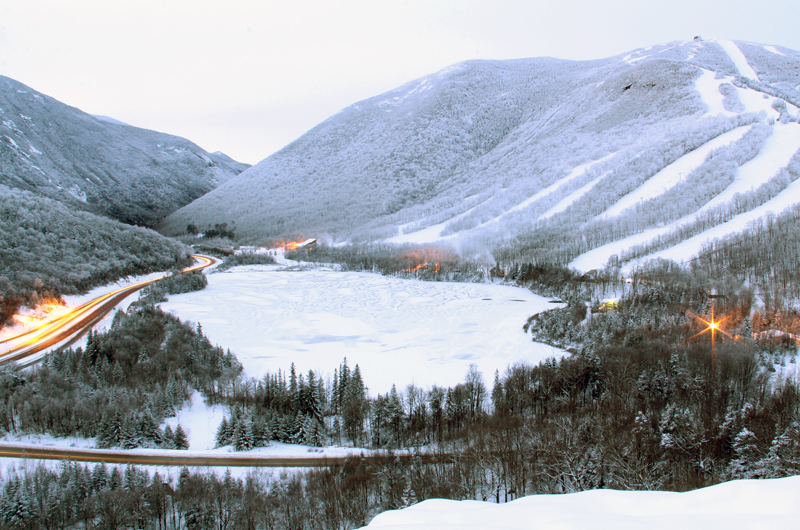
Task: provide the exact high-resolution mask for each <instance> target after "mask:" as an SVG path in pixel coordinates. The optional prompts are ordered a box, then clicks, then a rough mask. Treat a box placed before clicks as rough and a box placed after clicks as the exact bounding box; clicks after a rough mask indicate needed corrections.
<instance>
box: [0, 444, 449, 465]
mask: <svg viewBox="0 0 800 530" xmlns="http://www.w3.org/2000/svg"><path fill="white" fill-rule="evenodd" d="M176 452H177V451H169V452H167V451H164V454H163V455H160V454H156V453H155V451H153V452H150V453H145V454H142V453H139V452H135V451H124V450H109V449H56V448H35V447H31V446H30V445H13V444H0V458H28V459H35V460H72V461H74V462H105V463H106V464H132V465H140V466H200V467H208V466H211V467H335V466H341V465H344V463H345V461H346V460H347V458H348V457H346V456H307V457H305V456H301V457H274V456H258V455H247V454H246V453H245V454H242V453H239V454H236V455H219V456H215V455H214V456H212V455H192V454H185V455H180V454H175V453H176ZM352 457H355V458H363V459H365V460H367V461H371V460H382V459H386V458H387V455H386V454H384V453H372V454H366V455H363V454H362V455H358V454H354V455H352ZM392 458H397V459H400V460H410V459H411V458H414V457H413V456H412V455H411V454H408V453H400V454H395V455H393V457H392ZM419 458H420V459H421V461H422V462H423V463H426V464H428V463H432V462H443V461H450V460H452V458H453V457H452V455H450V454H444V453H436V454H434V453H423V454H421V455H420V456H419Z"/></svg>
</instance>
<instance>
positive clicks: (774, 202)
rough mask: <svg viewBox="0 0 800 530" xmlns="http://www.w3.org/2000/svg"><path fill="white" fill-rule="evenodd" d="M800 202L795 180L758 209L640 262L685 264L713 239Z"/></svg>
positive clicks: (798, 185)
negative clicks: (665, 260)
mask: <svg viewBox="0 0 800 530" xmlns="http://www.w3.org/2000/svg"><path fill="white" fill-rule="evenodd" d="M798 202H800V180H795V181H794V182H792V183H791V184H789V185H788V186H787V187H786V189H785V190H783V191H782V192H780V193H779V194H778V195H776V196H775V197H773V198H772V199H770V200H769V201H767V202H765V203H764V204H762V205H761V206H759V207H757V208H753V209H752V210H750V211H749V212H745V213H743V214H740V215H737V216H736V217H734V218H733V219H731V220H729V221H727V222H725V223H722V224H720V225H717V226H715V227H713V228H709V229H708V230H706V231H705V232H702V233H700V234H697V235H696V236H694V237H690V238H689V239H687V240H685V241H681V242H680V243H678V244H677V245H675V246H674V247H670V248H667V249H664V250H661V251H658V252H654V253H653V254H650V255H648V256H645V257H643V258H642V259H641V260H638V261H639V262H642V263H643V262H646V261H649V260H652V259H658V258H664V259H671V260H674V261H677V262H684V261H687V260H689V259H690V258H692V257H693V256H696V255H697V254H699V253H700V250H701V248H702V247H703V245H704V244H705V243H707V242H709V241H711V240H713V239H719V238H722V237H725V236H728V235H731V234H735V233H738V232H742V231H744V230H746V229H747V227H748V225H749V224H750V223H752V222H753V221H755V220H757V219H759V218H761V217H763V216H765V215H767V214H769V213H774V214H779V213H781V212H783V211H784V210H786V209H788V208H791V207H792V206H794V205H795V204H797V203H798ZM634 266H635V264H634V263H630V264H628V265H626V266H625V267H623V271H630V270H631V269H632V268H633V267H634Z"/></svg>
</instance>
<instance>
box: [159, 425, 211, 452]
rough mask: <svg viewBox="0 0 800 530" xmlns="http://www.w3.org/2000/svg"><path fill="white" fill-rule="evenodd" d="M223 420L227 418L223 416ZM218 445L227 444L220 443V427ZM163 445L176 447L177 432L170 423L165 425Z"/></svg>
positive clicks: (165, 447) (166, 447) (170, 447)
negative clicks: (174, 431) (173, 430)
mask: <svg viewBox="0 0 800 530" xmlns="http://www.w3.org/2000/svg"><path fill="white" fill-rule="evenodd" d="M222 421H225V418H223V419H222ZM220 427H222V425H220ZM217 445H225V444H220V441H219V429H218V430H217ZM161 447H162V448H163V449H175V448H176V447H175V433H173V432H172V427H170V426H169V425H167V426H166V427H164V436H163V439H162V441H161Z"/></svg>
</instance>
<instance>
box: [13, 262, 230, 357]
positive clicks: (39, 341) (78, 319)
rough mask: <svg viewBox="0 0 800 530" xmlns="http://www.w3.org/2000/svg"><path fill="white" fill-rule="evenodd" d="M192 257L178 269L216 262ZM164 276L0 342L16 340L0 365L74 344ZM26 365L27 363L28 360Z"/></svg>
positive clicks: (121, 289)
mask: <svg viewBox="0 0 800 530" xmlns="http://www.w3.org/2000/svg"><path fill="white" fill-rule="evenodd" d="M192 258H194V259H195V260H196V261H199V263H197V264H195V265H193V266H191V267H189V268H187V269H184V270H182V271H181V272H192V271H197V270H202V269H204V268H206V267H209V266H211V265H214V264H215V263H217V260H216V259H215V258H212V257H209V256H200V255H193V256H192ZM167 276H169V274H164V275H163V276H160V277H158V278H152V279H150V280H145V281H141V282H138V283H135V284H133V285H129V286H127V287H122V288H120V289H116V290H115V291H112V292H110V293H107V294H104V295H102V296H98V297H97V298H95V299H94V300H90V301H89V302H86V303H85V304H82V305H80V306H78V307H75V308H73V309H70V310H69V311H67V312H66V313H64V314H62V315H60V316H58V317H56V318H54V319H52V320H48V321H45V322H43V323H42V324H40V325H39V326H37V327H35V328H34V329H31V330H29V331H26V332H25V333H20V334H18V335H15V336H13V337H9V338H7V339H5V340H3V341H0V344H2V343H12V344H13V343H16V344H14V345H13V346H12V347H11V348H10V349H8V350H6V351H5V352H2V353H0V365H2V364H6V363H9V362H20V361H23V364H25V363H24V360H25V359H28V358H30V357H32V356H34V355H36V354H37V353H40V352H42V351H44V350H46V349H48V348H50V347H52V346H54V345H56V344H61V343H63V344H62V347H67V346H70V345H72V344H74V343H75V342H76V341H77V340H79V339H80V338H81V337H82V336H83V335H85V334H86V333H87V332H88V331H89V330H90V329H92V327H93V326H94V325H95V324H97V322H99V321H100V320H102V319H103V317H105V316H106V315H107V314H108V313H109V312H110V311H111V310H112V309H113V308H114V307H116V305H117V304H119V303H120V302H122V301H123V300H124V299H125V298H127V297H128V296H130V295H131V294H133V293H135V292H136V291H139V290H140V289H143V288H144V287H146V286H148V285H150V284H151V283H154V282H157V281H158V280H160V279H162V278H165V277H167ZM37 360H38V359H37ZM34 362H35V361H34ZM28 364H30V362H29V363H28Z"/></svg>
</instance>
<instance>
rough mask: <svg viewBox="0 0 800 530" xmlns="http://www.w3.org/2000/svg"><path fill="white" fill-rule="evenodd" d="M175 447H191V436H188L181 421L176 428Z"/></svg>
mask: <svg viewBox="0 0 800 530" xmlns="http://www.w3.org/2000/svg"><path fill="white" fill-rule="evenodd" d="M175 448H176V449H182V450H186V449H189V438H188V437H187V436H186V431H184V430H183V427H182V426H181V424H180V423H179V424H178V426H177V427H176V428H175Z"/></svg>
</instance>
